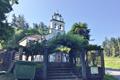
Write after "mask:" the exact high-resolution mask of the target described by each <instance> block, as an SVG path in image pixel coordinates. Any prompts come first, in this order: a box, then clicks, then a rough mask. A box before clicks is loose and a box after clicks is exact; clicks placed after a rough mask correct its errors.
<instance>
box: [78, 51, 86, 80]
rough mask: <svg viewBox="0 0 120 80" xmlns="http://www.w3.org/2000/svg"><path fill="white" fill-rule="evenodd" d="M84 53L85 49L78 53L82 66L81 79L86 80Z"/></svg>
mask: <svg viewBox="0 0 120 80" xmlns="http://www.w3.org/2000/svg"><path fill="white" fill-rule="evenodd" d="M85 55H86V50H85V49H82V50H81V53H80V60H81V67H82V80H87V70H86V61H85Z"/></svg>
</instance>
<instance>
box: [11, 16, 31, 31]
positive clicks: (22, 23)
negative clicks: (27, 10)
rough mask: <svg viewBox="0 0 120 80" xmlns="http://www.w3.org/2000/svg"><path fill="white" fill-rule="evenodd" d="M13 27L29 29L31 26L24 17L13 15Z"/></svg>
mask: <svg viewBox="0 0 120 80" xmlns="http://www.w3.org/2000/svg"><path fill="white" fill-rule="evenodd" d="M11 24H12V26H14V27H16V28H19V29H28V28H29V24H28V23H27V22H26V20H25V17H24V15H18V17H17V16H16V15H15V14H13V19H12V23H11Z"/></svg>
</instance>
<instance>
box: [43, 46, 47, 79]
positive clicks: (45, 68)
mask: <svg viewBox="0 0 120 80" xmlns="http://www.w3.org/2000/svg"><path fill="white" fill-rule="evenodd" d="M43 65H44V69H43V70H44V80H47V78H48V77H47V71H48V52H47V47H46V48H45V49H44V63H43Z"/></svg>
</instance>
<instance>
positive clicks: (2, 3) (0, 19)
mask: <svg viewBox="0 0 120 80" xmlns="http://www.w3.org/2000/svg"><path fill="white" fill-rule="evenodd" d="M15 3H18V1H17V0H0V44H1V45H2V46H3V45H4V44H6V43H7V41H8V40H9V38H11V36H12V34H13V33H14V30H13V28H12V27H11V26H10V25H9V23H8V22H7V19H6V17H7V16H6V14H7V13H9V12H11V11H12V5H13V4H15Z"/></svg>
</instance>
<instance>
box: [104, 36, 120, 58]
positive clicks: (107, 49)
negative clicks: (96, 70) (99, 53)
mask: <svg viewBox="0 0 120 80" xmlns="http://www.w3.org/2000/svg"><path fill="white" fill-rule="evenodd" d="M102 45H103V48H104V53H105V55H106V56H114V57H118V56H120V38H113V37H112V38H111V39H107V38H106V39H105V41H103V44H102Z"/></svg>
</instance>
